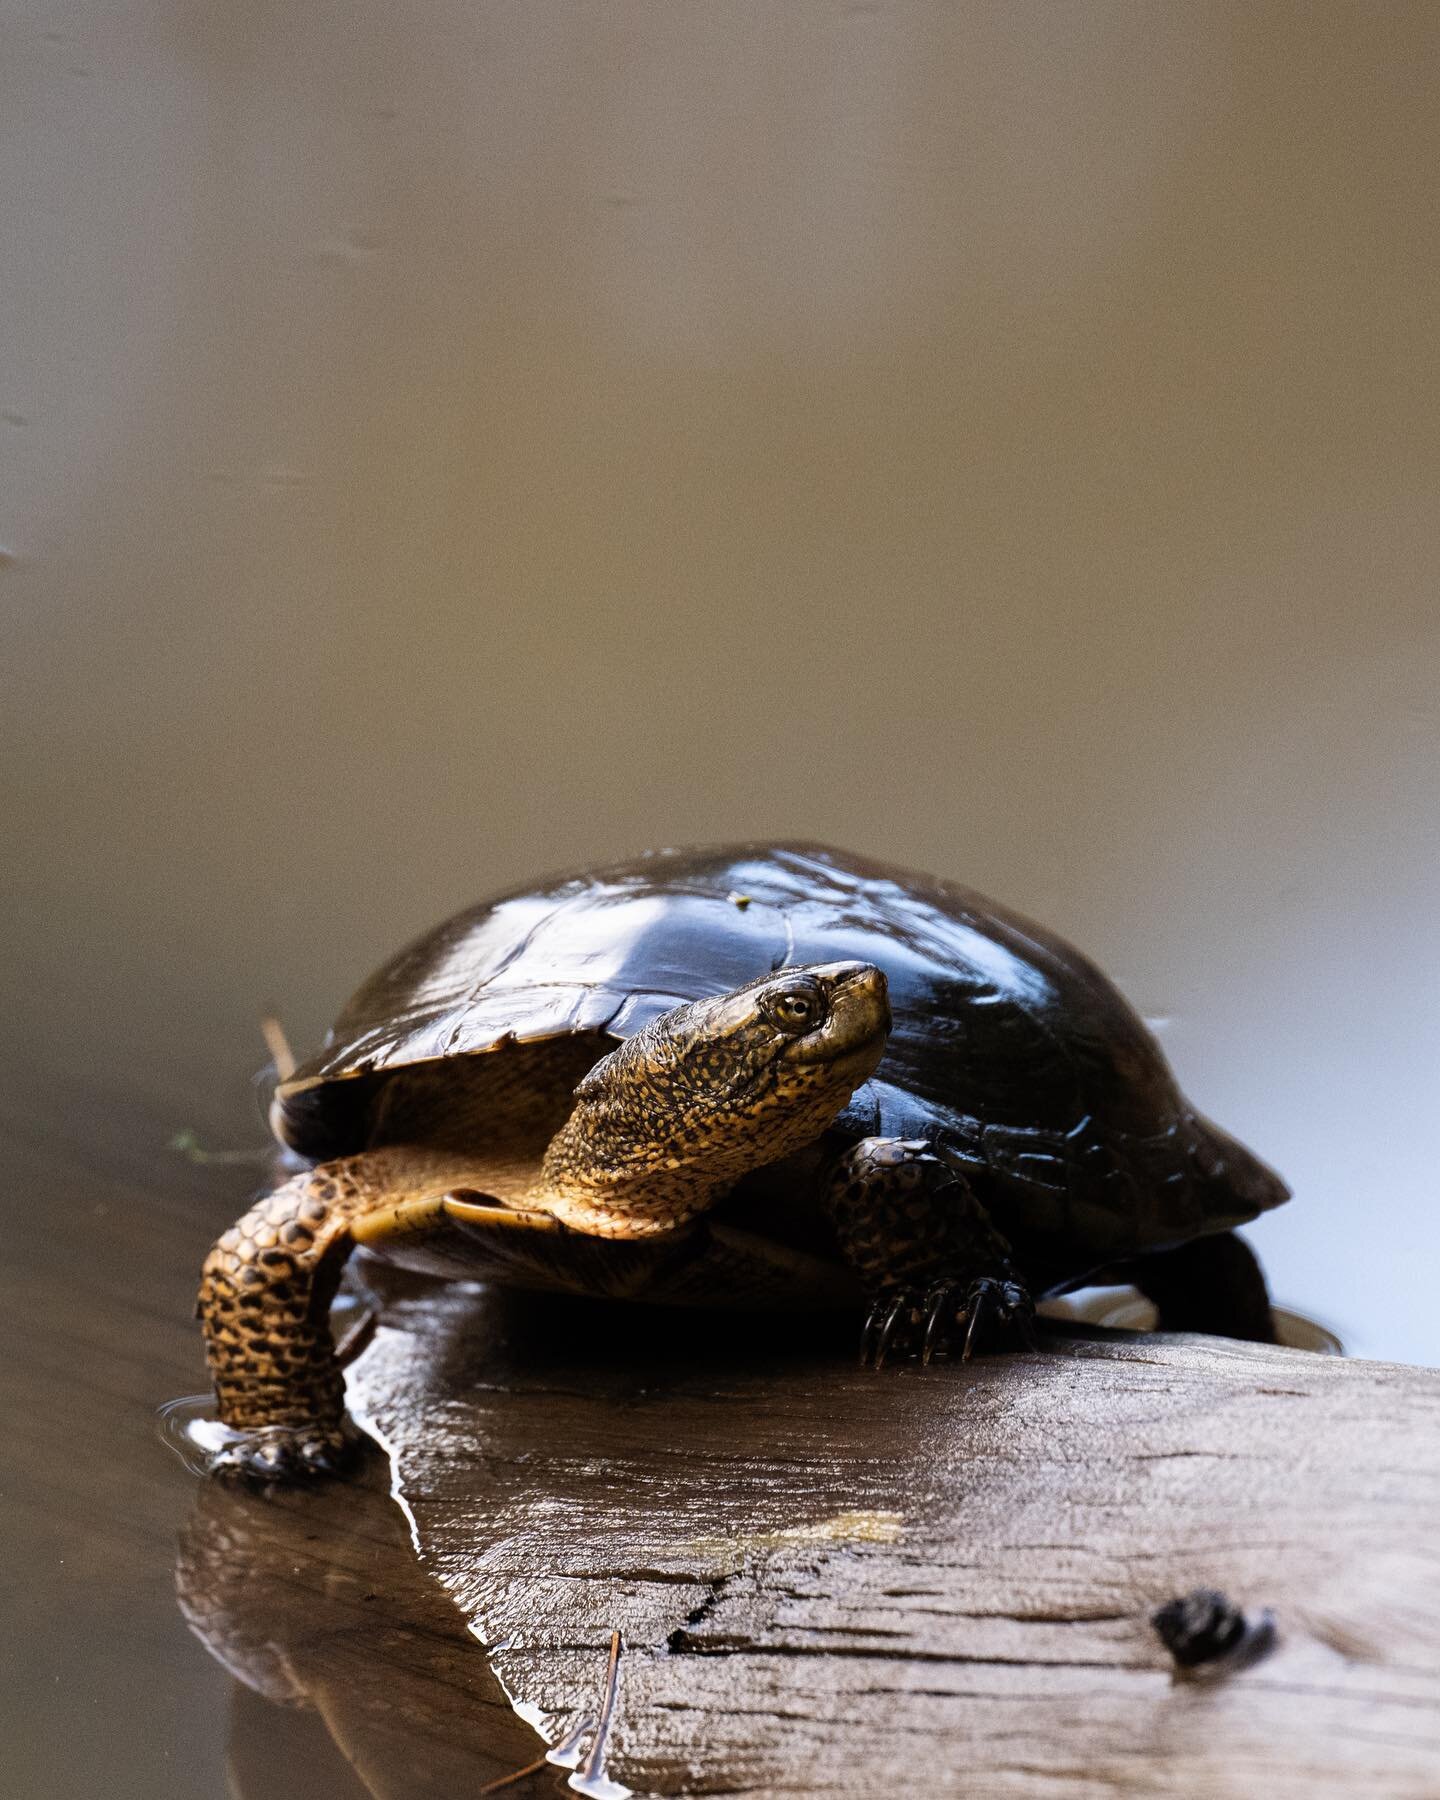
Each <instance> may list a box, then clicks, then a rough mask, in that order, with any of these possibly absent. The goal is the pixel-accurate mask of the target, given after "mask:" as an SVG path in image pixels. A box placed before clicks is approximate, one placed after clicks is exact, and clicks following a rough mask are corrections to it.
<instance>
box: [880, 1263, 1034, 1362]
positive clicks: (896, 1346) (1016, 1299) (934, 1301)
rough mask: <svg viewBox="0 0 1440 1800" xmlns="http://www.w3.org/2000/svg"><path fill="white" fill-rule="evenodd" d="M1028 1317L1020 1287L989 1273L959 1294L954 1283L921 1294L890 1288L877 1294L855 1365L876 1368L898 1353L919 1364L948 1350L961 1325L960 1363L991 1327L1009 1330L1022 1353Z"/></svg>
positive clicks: (1029, 1330) (1030, 1340)
mask: <svg viewBox="0 0 1440 1800" xmlns="http://www.w3.org/2000/svg"><path fill="white" fill-rule="evenodd" d="M962 1291H963V1299H962V1298H961V1296H962ZM1034 1316H1035V1308H1034V1307H1033V1306H1032V1305H1031V1302H1030V1296H1029V1294H1028V1293H1027V1292H1026V1291H1025V1288H1024V1287H1023V1285H1022V1284H1021V1283H1020V1282H1018V1281H1010V1280H1003V1279H1000V1278H999V1277H996V1276H993V1275H981V1276H978V1277H977V1278H976V1279H975V1280H974V1281H972V1282H971V1283H970V1284H969V1286H968V1287H966V1288H964V1289H963V1290H962V1288H961V1284H960V1283H959V1282H958V1281H937V1282H934V1283H932V1284H931V1286H930V1287H928V1288H927V1289H926V1290H925V1291H924V1292H923V1293H921V1292H920V1291H919V1290H914V1289H909V1288H905V1289H901V1290H900V1291H899V1292H898V1293H897V1292H896V1291H894V1290H893V1289H892V1290H890V1291H889V1292H887V1293H885V1294H882V1295H881V1297H880V1298H879V1299H878V1300H877V1301H876V1303H875V1305H874V1306H873V1307H872V1308H871V1311H870V1316H869V1318H868V1319H867V1320H866V1321H865V1330H864V1332H863V1334H862V1336H861V1339H860V1362H861V1366H862V1367H865V1368H873V1369H879V1368H881V1367H883V1366H884V1363H885V1360H886V1358H887V1357H888V1356H891V1355H892V1354H896V1353H898V1352H900V1351H902V1350H905V1351H909V1352H910V1353H911V1354H912V1355H917V1356H918V1357H919V1358H920V1361H921V1363H922V1364H924V1363H929V1362H930V1361H931V1359H932V1358H933V1357H934V1356H935V1355H936V1354H937V1353H938V1352H940V1351H942V1350H945V1349H948V1348H949V1345H950V1341H951V1339H952V1337H953V1336H955V1335H956V1334H958V1333H959V1331H960V1330H961V1328H962V1327H963V1329H964V1337H963V1339H962V1340H961V1347H960V1358H961V1361H962V1362H969V1360H970V1358H971V1357H972V1356H973V1355H974V1353H975V1350H976V1349H977V1347H978V1345H979V1343H980V1341H981V1339H982V1338H984V1337H986V1336H988V1335H989V1334H990V1333H991V1332H992V1331H993V1329H994V1327H995V1326H997V1325H998V1326H1006V1327H1010V1328H1011V1329H1013V1331H1014V1332H1015V1334H1016V1335H1017V1336H1018V1337H1019V1338H1020V1340H1021V1341H1022V1342H1023V1344H1024V1345H1025V1347H1026V1349H1028V1350H1033V1349H1034V1348H1035V1331H1034V1325H1033V1320H1034Z"/></svg>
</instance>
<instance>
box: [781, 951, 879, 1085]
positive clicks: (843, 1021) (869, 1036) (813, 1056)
mask: <svg viewBox="0 0 1440 1800" xmlns="http://www.w3.org/2000/svg"><path fill="white" fill-rule="evenodd" d="M810 973H811V974H812V975H814V976H815V977H816V979H817V980H819V981H822V982H823V983H824V984H825V987H826V989H827V991H828V993H829V999H830V1010H829V1014H828V1016H827V1017H826V1020H825V1023H824V1024H823V1025H822V1026H820V1027H819V1029H818V1030H816V1031H812V1032H810V1033H809V1034H808V1035H807V1036H806V1037H803V1038H801V1039H799V1040H798V1041H797V1042H796V1044H795V1046H794V1049H793V1050H792V1052H791V1054H792V1055H793V1056H794V1057H795V1059H796V1061H797V1062H836V1063H838V1062H841V1061H848V1060H849V1059H851V1058H853V1059H855V1061H856V1063H857V1065H859V1064H861V1063H864V1064H866V1065H867V1066H866V1067H865V1069H864V1073H863V1074H862V1075H861V1076H859V1077H858V1078H857V1079H859V1080H863V1079H864V1075H868V1074H869V1073H870V1071H871V1070H872V1069H873V1068H874V1067H875V1065H876V1063H878V1062H879V1060H880V1058H881V1056H882V1054H883V1053H884V1049H885V1040H886V1038H887V1037H888V1036H889V1035H890V993H889V988H888V986H887V985H886V981H885V976H884V973H883V971H882V970H880V969H877V968H876V967H875V965H874V964H873V963H861V962H854V963H825V964H822V965H821V966H820V967H819V968H816V969H812V970H811V971H810Z"/></svg>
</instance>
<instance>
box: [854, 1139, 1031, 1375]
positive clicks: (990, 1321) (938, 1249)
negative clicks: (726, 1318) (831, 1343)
mask: <svg viewBox="0 0 1440 1800" xmlns="http://www.w3.org/2000/svg"><path fill="white" fill-rule="evenodd" d="M828 1200H829V1211H830V1216H831V1219H832V1221H833V1222H834V1225H835V1231H836V1235H837V1237H838V1238H839V1240H840V1245H841V1248H842V1249H843V1251H844V1252H845V1255H846V1256H847V1258H848V1259H849V1261H850V1262H851V1263H852V1264H853V1266H854V1267H855V1269H856V1271H857V1272H858V1273H859V1275H860V1278H861V1280H862V1281H863V1282H864V1283H865V1286H866V1288H867V1289H868V1290H869V1292H870V1295H871V1297H872V1300H873V1305H872V1308H871V1312H870V1317H869V1319H868V1321H867V1322H866V1326H865V1334H864V1337H863V1339H862V1342H861V1351H860V1359H861V1361H862V1362H863V1363H867V1364H872V1365H873V1366H874V1367H875V1368H877V1369H878V1368H879V1367H880V1366H881V1364H882V1363H883V1362H884V1361H885V1359H886V1357H887V1356H890V1355H891V1354H893V1353H896V1352H900V1351H907V1352H910V1353H913V1354H915V1355H918V1356H919V1357H920V1359H921V1361H922V1362H927V1363H928V1362H929V1360H930V1358H931V1356H932V1355H933V1354H934V1353H935V1351H937V1350H943V1349H946V1348H948V1347H949V1345H950V1344H951V1342H952V1340H958V1341H959V1343H960V1346H961V1354H962V1356H963V1357H965V1358H966V1359H967V1360H968V1358H969V1356H970V1354H971V1351H972V1350H973V1349H974V1348H975V1347H976V1345H977V1344H978V1343H979V1342H980V1341H981V1339H982V1338H983V1337H984V1336H985V1335H986V1334H987V1333H988V1332H989V1331H990V1330H991V1329H992V1328H993V1327H995V1326H1002V1327H1013V1328H1014V1329H1015V1330H1016V1331H1017V1332H1018V1333H1019V1335H1020V1336H1021V1338H1022V1339H1024V1340H1025V1341H1027V1342H1031V1341H1033V1330H1032V1325H1031V1321H1032V1319H1033V1317H1034V1307H1033V1306H1032V1304H1031V1301H1030V1295H1029V1293H1028V1292H1027V1291H1026V1288H1025V1284H1024V1282H1023V1281H1021V1280H1020V1279H1019V1278H1018V1276H1017V1275H1016V1273H1015V1270H1014V1268H1013V1267H1012V1264H1011V1253H1010V1245H1009V1244H1008V1243H1007V1241H1006V1240H1005V1239H1004V1238H1003V1237H1002V1236H1001V1235H1000V1233H999V1232H998V1231H997V1230H996V1229H995V1226H994V1224H993V1223H992V1222H991V1219H990V1215H989V1214H988V1213H987V1212H986V1210H985V1208H984V1207H983V1206H982V1205H981V1204H980V1202H979V1201H978V1200H977V1199H976V1197H975V1194H974V1192H973V1190H972V1189H971V1187H970V1183H969V1182H968V1181H967V1180H966V1179H965V1176H964V1174H963V1173H962V1172H961V1171H960V1170H959V1169H958V1168H957V1167H956V1166H955V1164H954V1162H953V1161H952V1160H951V1159H950V1158H949V1157H948V1156H947V1155H946V1154H945V1153H944V1152H943V1151H942V1150H941V1149H939V1148H938V1147H937V1146H936V1145H934V1144H932V1143H929V1142H928V1141H926V1140H924V1139H920V1138H878V1137H877V1138H863V1139H862V1140H861V1141H860V1142H859V1143H858V1144H856V1145H855V1146H854V1147H853V1148H852V1149H850V1150H849V1151H847V1152H846V1154H845V1155H844V1156H843V1157H842V1158H841V1160H840V1162H839V1164H838V1166H837V1168H836V1170H835V1173H834V1175H833V1177H832V1179H831V1183H830V1188H829V1195H828Z"/></svg>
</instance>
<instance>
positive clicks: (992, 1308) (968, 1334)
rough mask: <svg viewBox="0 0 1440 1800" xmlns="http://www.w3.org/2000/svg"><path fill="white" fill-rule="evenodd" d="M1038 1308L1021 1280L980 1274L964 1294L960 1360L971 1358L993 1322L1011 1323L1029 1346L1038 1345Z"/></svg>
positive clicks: (1027, 1346)
mask: <svg viewBox="0 0 1440 1800" xmlns="http://www.w3.org/2000/svg"><path fill="white" fill-rule="evenodd" d="M1034 1318H1035V1308H1034V1305H1033V1304H1032V1302H1031V1299H1030V1296H1029V1294H1028V1293H1027V1292H1026V1291H1025V1289H1024V1287H1023V1286H1022V1285H1021V1284H1020V1283H1019V1282H1018V1281H1001V1280H997V1279H996V1277H995V1276H993V1275H981V1276H980V1277H979V1278H978V1279H977V1280H975V1281H972V1282H971V1283H970V1286H969V1289H968V1290H967V1292H966V1295H965V1319H966V1325H965V1344H964V1348H963V1349H962V1350H961V1352H960V1360H961V1361H962V1362H969V1360H970V1358H971V1355H972V1354H973V1352H974V1349H975V1344H976V1341H977V1339H978V1338H979V1336H980V1334H981V1332H982V1331H986V1330H988V1329H989V1328H990V1327H991V1326H994V1325H1012V1326H1014V1328H1015V1330H1016V1332H1017V1333H1018V1334H1019V1336H1020V1338H1021V1339H1022V1340H1023V1341H1024V1343H1025V1346H1026V1348H1027V1349H1030V1350H1033V1349H1034V1348H1035V1327H1034Z"/></svg>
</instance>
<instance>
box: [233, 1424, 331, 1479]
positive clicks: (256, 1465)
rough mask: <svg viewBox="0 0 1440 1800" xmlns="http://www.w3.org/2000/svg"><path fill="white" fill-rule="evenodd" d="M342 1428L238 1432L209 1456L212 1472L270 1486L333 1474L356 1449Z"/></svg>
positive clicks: (263, 1427)
mask: <svg viewBox="0 0 1440 1800" xmlns="http://www.w3.org/2000/svg"><path fill="white" fill-rule="evenodd" d="M356 1441H357V1440H356V1437H355V1434H354V1433H353V1432H352V1431H347V1430H346V1429H345V1428H344V1427H343V1426H328V1425H261V1426H257V1427H256V1428H255V1429H254V1430H251V1431H237V1432H236V1433H235V1434H234V1435H233V1436H232V1437H231V1438H230V1440H229V1441H228V1442H227V1443H226V1444H224V1445H223V1446H222V1447H221V1448H220V1449H219V1450H217V1451H216V1452H215V1454H214V1456H213V1457H212V1458H211V1462H210V1469H211V1472H212V1474H216V1475H223V1476H228V1477H233V1478H235V1479H237V1480H241V1481H252V1482H255V1483H257V1484H263V1485H267V1486H268V1485H270V1484H273V1483H279V1482H302V1481H317V1480H322V1479H324V1478H325V1477H326V1476H329V1475H338V1474H339V1473H340V1472H341V1470H342V1469H344V1467H345V1466H346V1464H347V1463H348V1462H349V1461H350V1459H351V1457H352V1456H353V1454H354V1452H355V1446H356Z"/></svg>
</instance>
